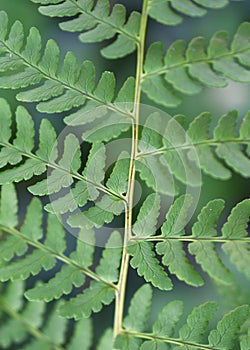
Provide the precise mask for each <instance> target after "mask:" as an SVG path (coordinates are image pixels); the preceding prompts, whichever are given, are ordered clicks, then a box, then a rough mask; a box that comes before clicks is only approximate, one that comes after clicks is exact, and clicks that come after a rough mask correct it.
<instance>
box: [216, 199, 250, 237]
mask: <svg viewBox="0 0 250 350" xmlns="http://www.w3.org/2000/svg"><path fill="white" fill-rule="evenodd" d="M249 219H250V201H249V199H245V200H244V201H242V202H241V203H239V204H237V205H236V206H235V207H234V208H233V210H232V212H231V214H230V215H229V217H228V219H227V222H226V223H225V224H224V225H223V227H222V230H221V232H222V235H223V237H226V238H241V237H246V236H247V235H248V232H247V227H248V222H249Z"/></svg>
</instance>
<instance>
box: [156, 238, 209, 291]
mask: <svg viewBox="0 0 250 350" xmlns="http://www.w3.org/2000/svg"><path fill="white" fill-rule="evenodd" d="M156 252H157V253H158V254H159V255H163V257H162V263H163V264H164V265H165V266H167V267H168V269H169V271H170V272H171V273H172V274H175V275H176V276H177V277H178V279H180V280H181V281H184V282H186V283H187V284H189V285H191V286H202V285H203V284H204V282H203V279H202V277H201V276H200V274H199V273H198V272H197V271H196V270H195V269H194V267H193V265H191V264H190V262H189V261H188V259H187V257H186V253H185V251H184V246H183V242H180V241H174V240H167V241H165V242H160V243H157V245H156Z"/></svg>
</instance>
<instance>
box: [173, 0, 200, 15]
mask: <svg viewBox="0 0 250 350" xmlns="http://www.w3.org/2000/svg"><path fill="white" fill-rule="evenodd" d="M171 5H172V6H173V8H175V9H176V10H178V11H180V12H182V13H184V14H185V15H188V16H191V17H201V16H204V15H205V14H206V13H207V11H206V10H205V9H203V8H201V7H198V6H197V5H195V4H194V3H193V2H191V1H190V0H174V1H173V0H171Z"/></svg>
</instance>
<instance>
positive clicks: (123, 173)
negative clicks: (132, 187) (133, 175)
mask: <svg viewBox="0 0 250 350" xmlns="http://www.w3.org/2000/svg"><path fill="white" fill-rule="evenodd" d="M129 165H130V158H129V154H128V153H127V152H125V151H123V152H122V153H121V154H120V156H119V158H118V160H117V162H116V163H115V165H114V168H113V170H112V173H111V174H110V177H109V179H108V181H107V183H106V186H107V187H108V188H109V189H111V190H112V191H114V192H115V193H118V194H121V195H122V194H124V193H126V190H127V183H128V175H129Z"/></svg>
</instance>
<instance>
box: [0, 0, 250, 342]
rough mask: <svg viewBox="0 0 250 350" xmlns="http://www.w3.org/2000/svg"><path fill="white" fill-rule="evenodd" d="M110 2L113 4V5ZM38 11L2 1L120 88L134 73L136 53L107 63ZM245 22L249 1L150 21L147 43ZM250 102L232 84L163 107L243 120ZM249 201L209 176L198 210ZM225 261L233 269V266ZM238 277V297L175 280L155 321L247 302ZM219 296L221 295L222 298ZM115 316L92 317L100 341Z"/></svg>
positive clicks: (243, 186) (236, 181)
mask: <svg viewBox="0 0 250 350" xmlns="http://www.w3.org/2000/svg"><path fill="white" fill-rule="evenodd" d="M112 2H113V3H114V2H115V1H112ZM119 3H123V4H124V5H126V6H127V7H128V8H129V9H130V10H132V9H138V10H139V9H140V7H141V1H133V0H128V1H119ZM37 8H38V5H37V4H33V3H32V2H31V1H30V0H10V1H7V0H0V10H5V11H6V12H7V13H8V15H9V18H10V22H11V23H12V22H13V21H14V20H17V19H19V20H20V21H22V23H23V24H24V28H25V32H26V33H28V29H29V28H30V27H31V26H36V27H37V28H38V29H39V30H40V31H41V33H42V37H43V42H44V43H45V42H46V41H47V40H48V39H49V38H54V39H55V40H56V41H57V42H58V43H59V45H60V47H61V52H62V54H64V53H65V52H66V51H68V50H72V51H74V52H75V53H76V55H77V56H78V58H79V62H81V61H82V60H84V59H90V60H92V61H93V62H94V64H95V65H96V67H97V75H98V74H100V73H101V72H102V71H103V70H105V69H106V70H111V71H114V72H115V74H116V78H117V80H118V86H121V84H122V82H123V81H124V80H125V78H126V77H127V76H129V75H134V71H135V65H134V64H132V63H131V60H132V62H135V56H134V55H133V54H132V55H130V56H129V57H127V58H124V59H120V60H117V61H115V62H113V61H106V60H104V59H103V58H102V57H101V56H100V54H99V49H100V48H101V47H102V46H103V44H98V45H92V44H89V45H87V44H82V43H80V42H79V41H78V38H77V35H76V34H70V33H66V32H62V31H61V30H60V29H59V28H58V21H57V19H50V18H48V17H44V16H42V15H40V14H39V12H38V10H37ZM244 20H250V1H231V2H230V4H229V5H228V6H227V8H225V9H222V10H217V11H213V10H211V11H209V12H208V14H207V16H205V17H203V18H197V19H190V18H185V19H184V21H183V24H182V25H180V26H178V27H164V26H162V25H160V24H158V23H156V22H155V21H152V20H150V21H149V29H148V38H147V44H148V45H149V44H150V43H152V42H155V41H159V40H161V41H162V42H163V44H164V47H165V49H166V48H167V47H168V46H169V44H171V43H172V41H173V40H176V39H185V40H187V41H188V40H190V39H191V38H192V37H194V36H199V35H202V36H204V37H205V38H206V39H207V40H208V39H209V38H210V37H211V35H212V34H213V33H214V32H215V31H217V30H227V31H228V32H229V34H230V36H231V38H232V35H233V33H234V32H235V31H236V29H237V27H238V25H239V24H240V23H241V22H242V21H244ZM121 67H122V69H121ZM0 96H1V97H5V98H6V99H7V100H8V101H9V102H10V103H11V104H12V106H13V110H14V109H15V106H16V105H17V102H16V101H15V98H14V94H13V93H12V92H11V91H0ZM249 100H250V87H249V85H243V84H238V83H232V82H230V84H229V85H228V87H227V88H225V89H204V91H203V93H201V94H200V95H196V96H184V101H183V104H182V105H181V106H180V107H178V108H176V109H168V110H167V109H165V111H166V112H167V113H169V114H170V115H175V114H177V113H182V114H185V115H186V116H187V117H188V118H189V120H192V119H193V118H194V117H195V116H196V115H198V114H199V113H201V112H203V111H209V112H211V113H212V114H213V116H214V120H215V121H216V120H217V119H218V118H219V117H220V116H221V115H223V114H225V113H226V112H227V111H228V110H232V109H237V110H238V111H239V113H240V116H241V118H243V116H244V114H245V113H246V112H247V110H248V109H249V107H250V105H249ZM143 102H145V103H148V104H150V105H152V102H150V101H149V100H147V99H146V98H144V100H143ZM25 107H26V108H28V109H29V111H30V112H31V113H32V115H33V116H34V119H35V120H37V123H38V122H39V121H40V120H41V118H43V117H46V118H47V117H48V116H47V115H42V114H40V113H38V112H37V111H36V109H35V106H34V105H25ZM49 119H50V120H51V121H52V123H53V124H54V125H55V126H56V128H57V129H58V130H60V129H61V128H63V126H64V124H63V123H62V118H61V117H58V116H49ZM25 186H26V184H22V185H21V186H19V191H20V193H21V194H22V200H23V201H24V203H25V202H27V201H28V200H29V198H30V196H29V194H28V192H27V191H26V189H25ZM249 197H250V182H249V180H248V179H244V178H242V177H240V176H238V175H237V174H233V176H232V179H231V180H230V181H227V182H223V181H217V180H216V181H215V180H213V179H211V178H209V177H206V176H205V177H204V186H203V189H202V193H201V197H200V202H199V206H198V208H197V210H199V208H200V207H201V206H203V205H205V203H206V202H207V201H208V200H210V199H213V198H223V199H225V200H226V201H227V204H228V205H227V210H226V212H227V213H228V212H229V210H230V208H231V207H232V206H233V205H234V204H235V203H237V202H238V201H240V200H242V199H244V198H249ZM222 258H223V259H225V257H224V256H222ZM227 263H228V264H229V265H230V263H229V262H227ZM234 274H235V277H236V279H237V281H238V283H239V289H237V287H235V288H236V292H235V294H233V290H232V289H230V290H229V289H225V290H224V291H223V294H220V293H218V288H217V287H216V286H215V285H214V284H213V283H212V282H211V281H210V280H209V279H208V278H207V285H206V286H205V287H202V288H197V289H195V288H192V287H188V286H186V285H184V284H183V283H181V282H178V281H175V288H174V290H173V291H171V292H169V293H166V292H164V293H163V292H160V291H155V293H154V302H153V310H152V313H151V316H152V319H154V317H155V315H156V314H157V313H158V312H159V310H161V308H162V307H163V306H164V305H165V304H166V303H167V302H169V301H171V300H173V299H182V300H184V301H185V302H186V311H190V310H191V308H192V307H193V306H194V305H197V304H199V303H201V302H203V301H206V300H210V299H211V300H214V299H216V300H218V301H219V303H220V305H221V308H225V309H228V308H230V307H233V306H234V305H236V304H237V302H238V301H237V298H236V297H235V296H236V295H237V296H238V299H239V300H244V298H245V299H246V300H247V299H248V300H249V299H250V296H249V288H250V286H249V284H248V285H247V284H246V281H245V279H244V278H242V276H240V275H239V274H238V273H237V272H236V271H234ZM141 283H143V281H142V279H138V277H137V276H136V273H135V272H134V271H131V273H130V275H129V283H128V297H130V296H131V295H132V294H133V292H134V291H135V289H137V288H138V286H139V284H141ZM208 286H209V287H208ZM221 295H223V296H222V297H221ZM226 299H228V304H226V303H224V301H225V300H226ZM112 316H113V306H110V307H107V308H105V309H104V311H103V312H102V313H101V314H98V315H95V316H94V319H95V323H96V327H95V328H96V330H97V337H98V336H99V333H100V331H101V330H102V329H103V327H104V326H105V325H107V326H108V325H111V324H112Z"/></svg>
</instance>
